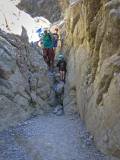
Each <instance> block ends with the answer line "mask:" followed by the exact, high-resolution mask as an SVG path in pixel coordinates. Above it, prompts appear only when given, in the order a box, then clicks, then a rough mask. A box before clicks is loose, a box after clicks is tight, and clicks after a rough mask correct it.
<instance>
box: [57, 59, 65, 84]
mask: <svg viewBox="0 0 120 160" xmlns="http://www.w3.org/2000/svg"><path fill="white" fill-rule="evenodd" d="M57 67H58V68H59V73H60V80H61V81H64V82H65V75H66V72H67V69H66V67H67V63H66V61H65V59H64V57H61V59H60V60H59V61H58V63H57Z"/></svg>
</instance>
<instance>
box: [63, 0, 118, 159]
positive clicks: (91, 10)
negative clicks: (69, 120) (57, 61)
mask: <svg viewBox="0 0 120 160" xmlns="http://www.w3.org/2000/svg"><path fill="white" fill-rule="evenodd" d="M119 8H120V1H119V0H115V1H114V0H111V1H106V0H98V1H96V0H91V1H88V0H84V1H76V2H75V3H72V4H71V5H70V7H69V8H68V10H67V16H66V21H67V22H66V26H65V28H66V33H67V38H66V42H65V43H66V46H65V51H66V54H67V57H68V74H67V85H66V88H67V91H66V98H65V100H64V103H65V102H66V101H67V100H68V102H69V103H68V106H67V108H66V111H68V110H70V108H71V110H72V111H75V112H76V110H77V111H79V113H80V116H81V118H82V119H83V120H84V121H85V123H86V126H87V128H88V130H89V131H91V133H92V134H93V135H94V139H95V142H96V144H97V146H98V147H99V148H100V149H101V150H102V151H103V152H105V153H108V154H111V155H113V156H116V157H118V158H120V137H119V135H120V10H119ZM68 93H69V95H68ZM73 93H74V94H73ZM71 95H72V96H73V99H72V104H73V105H72V107H71V101H70V99H71ZM74 97H77V98H76V100H75V99H74ZM76 103H77V105H75V104H76ZM69 104H70V107H69ZM75 106H76V107H75Z"/></svg>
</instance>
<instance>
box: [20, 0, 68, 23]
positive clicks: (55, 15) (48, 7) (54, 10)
mask: <svg viewBox="0 0 120 160" xmlns="http://www.w3.org/2000/svg"><path fill="white" fill-rule="evenodd" d="M64 1H65V0H64ZM64 1H59V0H47V1H44V0H29V1H28V0H21V2H20V3H19V4H18V7H19V8H20V9H22V10H24V11H25V12H27V13H29V14H30V15H31V16H32V17H36V16H43V17H45V18H47V19H48V20H50V21H51V22H55V21H58V20H59V19H60V17H61V7H60V5H62V4H63V3H64ZM59 2H60V3H59ZM62 6H63V5H62ZM65 7H66V3H64V7H63V9H64V8H65Z"/></svg>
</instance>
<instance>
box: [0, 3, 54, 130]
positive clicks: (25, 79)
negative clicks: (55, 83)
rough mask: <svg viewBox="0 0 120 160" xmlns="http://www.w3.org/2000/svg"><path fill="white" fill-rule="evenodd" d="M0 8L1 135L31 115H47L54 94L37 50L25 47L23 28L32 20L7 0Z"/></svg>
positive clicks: (28, 46)
mask: <svg viewBox="0 0 120 160" xmlns="http://www.w3.org/2000/svg"><path fill="white" fill-rule="evenodd" d="M0 4H1V5H0V16H1V21H0V28H1V30H0V131H1V130H3V129H5V128H7V127H8V126H11V125H16V124H17V123H18V122H19V121H21V120H22V121H23V120H25V119H27V118H29V117H30V116H31V115H36V114H42V113H44V112H47V111H49V110H50V109H51V105H52V104H53V101H54V94H53V93H52V90H51V83H52V81H51V79H50V78H49V77H48V76H47V66H46V64H45V63H44V60H43V57H42V52H41V50H40V49H39V48H37V47H34V48H33V47H32V46H31V45H30V44H29V43H28V37H27V34H28V33H29V29H28V28H27V26H28V27H29V23H30V24H31V25H32V24H34V23H32V22H33V20H32V18H31V17H30V16H29V15H27V14H26V13H24V12H22V11H19V10H18V9H17V8H16V7H15V6H14V5H13V4H12V3H11V2H10V1H9V0H5V1H4V2H3V1H2V2H1V1H0ZM6 6H8V12H6V10H7V7H6ZM9 7H10V8H9ZM19 12H20V14H22V18H25V17H27V20H26V21H24V19H23V21H21V17H20V15H19ZM23 15H24V16H23ZM14 20H15V21H14ZM28 22H29V23H28ZM25 24H26V25H25ZM27 29H28V30H27ZM3 30H4V31H3ZM6 32H8V33H6ZM13 33H14V34H13ZM15 34H19V35H21V36H18V35H15Z"/></svg>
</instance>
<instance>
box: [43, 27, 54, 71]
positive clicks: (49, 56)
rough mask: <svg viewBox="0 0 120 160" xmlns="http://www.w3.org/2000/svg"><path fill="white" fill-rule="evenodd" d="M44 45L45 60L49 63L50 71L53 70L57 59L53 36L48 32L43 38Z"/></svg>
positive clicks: (45, 32)
mask: <svg viewBox="0 0 120 160" xmlns="http://www.w3.org/2000/svg"><path fill="white" fill-rule="evenodd" d="M42 45H43V58H44V60H45V62H46V63H47V65H48V67H49V69H50V70H52V69H53V66H54V58H55V53H54V50H53V36H52V34H51V33H50V32H48V31H47V30H45V31H44V34H43V37H42Z"/></svg>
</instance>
